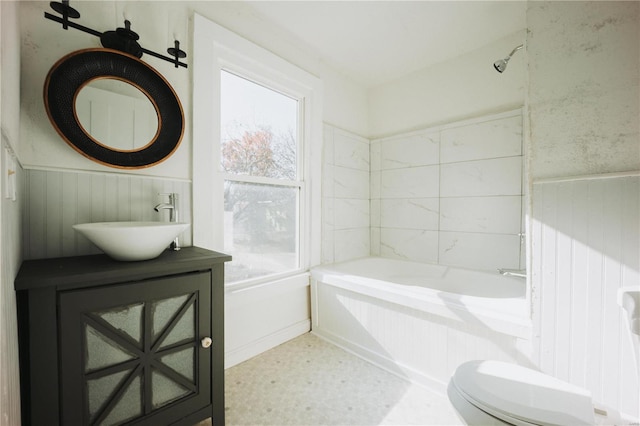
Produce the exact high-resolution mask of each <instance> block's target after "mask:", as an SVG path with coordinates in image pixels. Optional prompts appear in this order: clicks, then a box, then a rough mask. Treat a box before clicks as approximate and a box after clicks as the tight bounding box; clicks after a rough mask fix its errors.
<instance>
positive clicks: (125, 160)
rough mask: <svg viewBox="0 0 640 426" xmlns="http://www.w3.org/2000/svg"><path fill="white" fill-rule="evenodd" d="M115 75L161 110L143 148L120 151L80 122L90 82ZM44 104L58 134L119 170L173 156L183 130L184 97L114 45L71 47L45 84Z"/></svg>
mask: <svg viewBox="0 0 640 426" xmlns="http://www.w3.org/2000/svg"><path fill="white" fill-rule="evenodd" d="M100 78H112V79H117V80H121V81H124V82H126V83H129V84H131V85H133V86H134V87H136V88H138V89H139V90H140V91H142V92H143V93H144V94H145V95H146V96H147V97H148V98H149V100H150V101H151V103H152V104H153V106H154V108H155V110H156V113H157V115H158V131H157V132H156V134H155V136H154V138H153V139H152V140H151V141H150V142H149V143H147V144H145V146H143V147H142V148H140V149H134V150H117V149H113V148H111V147H108V146H106V145H104V144H102V143H100V141H98V140H96V139H94V138H93V137H92V136H91V135H90V134H89V133H88V132H87V131H86V130H85V129H84V128H83V127H82V125H81V124H80V121H79V120H78V116H77V114H76V109H75V101H76V97H77V95H78V93H79V92H80V90H81V89H82V88H83V87H84V86H85V85H86V84H87V83H88V82H90V81H92V80H95V79H100ZM44 104H45V108H46V110H47V115H48V116H49V120H50V121H51V123H52V124H53V127H54V128H55V129H56V131H57V132H58V134H59V135H60V136H61V137H62V138H63V139H64V140H65V142H67V143H68V144H69V145H70V146H71V147H72V148H73V149H75V150H76V151H78V152H79V153H80V154H82V155H84V156H85V157H87V158H89V159H91V160H93V161H96V162H98V163H101V164H104V165H107V166H110V167H117V168H121V169H140V168H145V167H151V166H154V165H156V164H158V163H160V162H162V161H164V160H166V159H167V158H168V157H170V156H171V154H173V153H174V152H175V150H176V149H177V148H178V146H179V145H180V142H181V141H182V136H183V135H184V114H183V110H182V105H181V103H180V99H178V96H177V95H176V93H175V91H174V90H173V88H172V87H171V85H170V84H169V83H168V82H167V80H166V79H165V78H164V77H163V76H162V75H161V74H160V73H159V72H158V71H156V70H155V69H154V68H152V67H151V66H149V65H147V64H146V63H144V62H142V61H141V60H140V59H138V58H136V57H135V56H132V55H129V54H127V53H124V52H120V51H118V50H113V49H105V48H96V49H85V50H78V51H75V52H72V53H70V54H68V55H66V56H64V57H63V58H62V59H60V60H59V61H58V62H56V63H55V64H54V65H53V67H52V68H51V70H50V71H49V74H48V75H47V78H46V80H45V84H44Z"/></svg>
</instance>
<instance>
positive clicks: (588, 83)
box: [527, 1, 640, 179]
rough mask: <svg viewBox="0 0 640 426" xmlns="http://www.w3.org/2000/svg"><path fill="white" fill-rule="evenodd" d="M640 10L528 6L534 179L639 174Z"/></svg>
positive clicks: (619, 5)
mask: <svg viewBox="0 0 640 426" xmlns="http://www.w3.org/2000/svg"><path fill="white" fill-rule="evenodd" d="M639 8H640V4H639V3H638V2H624V1H621V2H615V1H584V2H583V1H580V2H530V3H529V8H528V11H527V23H528V27H529V32H528V37H527V53H528V55H529V62H530V66H529V88H528V106H529V111H530V122H531V140H532V143H531V159H530V161H531V173H532V177H533V178H534V179H536V178H549V177H556V176H576V175H590V174H597V173H608V172H620V171H628V170H640V143H638V140H639V138H640V123H639V120H638V117H640V102H639V101H638V99H640V60H639V56H640V53H639V52H640V23H639V20H640V17H639V11H638V10H639Z"/></svg>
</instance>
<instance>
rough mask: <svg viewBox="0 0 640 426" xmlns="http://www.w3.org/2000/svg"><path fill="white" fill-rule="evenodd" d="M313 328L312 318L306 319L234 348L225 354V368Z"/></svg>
mask: <svg viewBox="0 0 640 426" xmlns="http://www.w3.org/2000/svg"><path fill="white" fill-rule="evenodd" d="M309 330H311V320H310V319H306V320H303V321H300V322H297V323H295V324H292V325H290V326H289V327H286V328H284V329H282V330H278V331H276V332H275V333H271V334H269V335H267V336H264V337H261V338H260V339H258V340H254V341H253V342H250V343H248V344H246V345H244V346H242V347H240V348H237V349H234V350H232V351H229V352H225V354H224V368H230V367H233V366H234V365H237V364H240V363H241V362H243V361H246V360H248V359H250V358H253V357H254V356H256V355H259V354H261V353H262V352H265V351H268V350H269V349H272V348H275V347H276V346H278V345H281V344H283V343H285V342H287V341H289V340H291V339H293V338H295V337H298V336H301V335H303V334H305V333H308V332H309Z"/></svg>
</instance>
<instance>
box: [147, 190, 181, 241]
mask: <svg viewBox="0 0 640 426" xmlns="http://www.w3.org/2000/svg"><path fill="white" fill-rule="evenodd" d="M158 195H160V196H164V195H167V196H169V202H168V203H160V204H158V205H157V206H155V207H154V208H153V209H154V210H155V211H157V212H159V211H160V210H169V222H178V220H179V213H178V194H176V193H175V192H171V193H168V194H162V193H161V194H158ZM169 248H170V249H171V250H176V251H178V250H180V242H179V240H178V237H176V239H175V240H173V242H172V243H171V245H170V246H169Z"/></svg>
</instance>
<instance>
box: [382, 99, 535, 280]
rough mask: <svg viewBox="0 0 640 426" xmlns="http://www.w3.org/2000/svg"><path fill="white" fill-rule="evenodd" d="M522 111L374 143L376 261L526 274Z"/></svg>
mask: <svg viewBox="0 0 640 426" xmlns="http://www.w3.org/2000/svg"><path fill="white" fill-rule="evenodd" d="M522 176H523V155H522V113H521V110H517V111H513V112H508V113H503V114H498V115H493V116H487V117H482V118H478V119H474V120H467V121H464V122H460V123H453V124H449V125H446V126H442V127H439V128H433V129H426V130H423V131H419V132H412V133H407V134H403V135H397V136H393V137H390V138H384V139H379V140H374V141H372V142H371V189H370V193H371V237H370V238H371V254H372V255H379V256H383V257H390V258H397V259H405V260H412V261H417V262H428V263H439V264H443V265H453V266H461V267H467V268H476V269H495V268H524V262H523V260H522V259H523V257H524V256H523V247H524V246H523V244H522V241H521V240H522V239H521V238H520V235H519V234H520V233H521V232H522V231H521V230H522V229H523V221H522V216H523V215H522V212H523V183H522V182H523V177H522Z"/></svg>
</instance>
